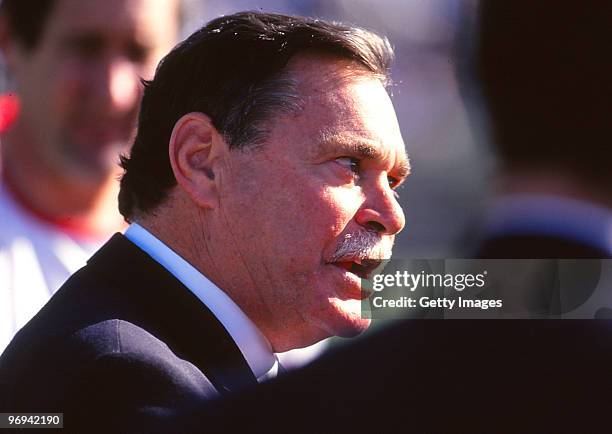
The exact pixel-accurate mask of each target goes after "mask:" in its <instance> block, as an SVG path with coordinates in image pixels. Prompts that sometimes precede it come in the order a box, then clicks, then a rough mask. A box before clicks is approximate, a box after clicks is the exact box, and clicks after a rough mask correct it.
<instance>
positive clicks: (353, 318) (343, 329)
mask: <svg viewBox="0 0 612 434" xmlns="http://www.w3.org/2000/svg"><path fill="white" fill-rule="evenodd" d="M361 303H362V302H361V300H336V302H335V303H334V304H336V308H337V309H338V310H339V314H340V315H339V318H338V321H337V322H336V323H335V324H334V327H333V328H334V330H333V334H334V335H335V336H339V337H342V338H352V337H355V336H358V335H360V334H361V333H363V332H364V331H366V330H367V329H368V327H369V326H370V323H371V322H372V320H371V319H370V318H362V316H361Z"/></svg>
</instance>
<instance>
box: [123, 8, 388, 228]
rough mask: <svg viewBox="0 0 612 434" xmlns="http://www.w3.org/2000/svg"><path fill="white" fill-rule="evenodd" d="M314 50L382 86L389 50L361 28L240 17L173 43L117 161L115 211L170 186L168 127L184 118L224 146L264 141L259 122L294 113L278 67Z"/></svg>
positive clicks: (130, 211)
mask: <svg viewBox="0 0 612 434" xmlns="http://www.w3.org/2000/svg"><path fill="white" fill-rule="evenodd" d="M304 51H319V52H322V53H327V54H331V55H334V56H337V57H340V58H346V59H352V60H355V61H356V62H358V63H359V64H361V65H362V66H363V67H365V68H366V69H367V70H369V71H371V72H372V73H373V74H375V75H377V76H379V77H380V79H381V81H382V82H383V83H385V84H386V78H387V73H388V68H389V65H390V62H391V58H392V49H391V47H390V45H389V43H388V41H387V40H386V39H383V38H381V37H379V36H377V35H375V34H373V33H371V32H368V31H366V30H363V29H359V28H352V27H346V26H342V25H339V24H335V23H327V22H323V21H318V20H313V19H307V18H301V17H291V16H285V15H277V14H264V13H257V12H242V13H238V14H234V15H230V16H227V17H222V18H218V19H215V20H213V21H211V22H210V23H208V24H207V25H206V26H205V27H203V28H202V29H200V30H199V31H197V32H196V33H194V34H193V35H191V36H190V37H189V38H188V39H187V40H185V41H184V42H182V43H181V44H179V45H178V46H177V47H176V48H175V49H174V50H172V52H170V54H168V55H167V56H166V57H165V58H164V59H163V60H162V61H161V62H160V64H159V66H158V68H157V71H156V73H155V78H154V79H153V80H152V81H149V82H145V92H144V97H143V100H142V105H141V110H140V117H139V124H138V133H137V136H136V139H135V143H134V146H133V148H132V152H131V156H130V158H125V157H124V158H122V166H123V168H124V169H125V174H124V176H123V178H122V180H121V191H120V193H119V210H120V211H121V213H122V214H123V216H124V217H125V218H126V220H128V221H130V220H131V219H132V217H133V215H134V213H135V212H148V211H150V210H152V209H154V208H155V207H156V206H158V205H159V204H160V203H161V202H162V201H163V200H164V198H165V197H166V193H167V190H168V189H169V188H171V187H172V186H174V185H176V180H175V178H174V175H173V173H172V169H171V167H170V162H169V158H168V142H169V140H170V135H171V133H172V129H173V127H174V124H175V123H176V122H177V121H178V120H179V119H180V118H181V117H182V116H183V115H185V114H186V113H190V112H201V113H205V114H206V115H208V116H209V117H210V118H211V119H212V122H213V124H214V126H215V128H216V129H217V130H218V131H219V132H220V133H221V134H223V135H224V137H225V139H226V141H227V142H228V144H229V146H230V147H232V148H240V147H243V146H247V145H254V144H257V143H260V142H261V141H262V140H263V139H264V138H265V133H266V131H265V126H264V123H265V121H267V120H269V119H270V118H271V117H272V116H274V115H276V114H279V113H281V112H286V111H290V110H295V109H296V108H297V107H299V105H300V104H299V95H297V91H296V89H295V83H294V81H293V80H292V79H291V77H289V76H287V74H284V73H283V68H284V67H285V66H286V65H287V62H288V61H289V60H290V59H291V57H292V56H294V55H295V54H296V53H299V52H304Z"/></svg>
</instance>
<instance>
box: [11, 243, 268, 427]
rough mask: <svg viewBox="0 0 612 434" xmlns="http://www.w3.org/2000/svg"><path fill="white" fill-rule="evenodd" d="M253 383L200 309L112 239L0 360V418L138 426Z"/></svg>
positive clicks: (143, 258) (149, 262)
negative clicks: (108, 419)
mask: <svg viewBox="0 0 612 434" xmlns="http://www.w3.org/2000/svg"><path fill="white" fill-rule="evenodd" d="M254 384H256V380H255V378H254V376H253V374H252V372H251V371H250V368H249V367H248V364H247V363H246V360H245V359H244V357H243V356H242V354H241V352H240V350H239V349H238V347H237V346H236V344H235V343H234V341H233V340H232V338H231V337H230V336H229V334H228V333H227V331H226V330H225V329H224V328H223V326H222V325H221V324H220V322H219V321H218V320H217V319H216V318H215V317H214V315H213V314H212V313H211V312H210V311H209V310H208V309H207V308H206V306H205V305H204V304H202V303H201V302H200V301H199V300H198V299H197V298H196V297H195V296H194V295H193V294H192V293H191V291H189V290H188V289H187V288H185V287H184V286H183V285H182V284H181V283H180V282H179V281H178V280H177V279H175V278H174V277H173V276H172V275H171V274H170V273H169V272H168V271H167V270H165V269H164V268H163V267H161V266H160V265H159V264H158V263H157V262H155V261H154V260H153V259H151V258H150V257H149V256H148V255H146V254H145V253H144V252H142V251H141V250H140V249H139V248H137V247H136V246H135V245H134V244H132V243H131V242H130V241H128V240H127V239H126V238H125V237H123V236H122V235H119V234H117V235H115V236H114V237H113V238H112V239H111V240H110V241H109V242H108V243H107V244H106V245H105V246H104V247H103V248H102V249H101V250H100V251H99V252H98V253H96V254H95V255H94V256H93V257H92V259H91V260H90V261H89V263H88V265H87V266H86V267H84V268H83V269H81V270H80V271H78V272H77V273H75V275H73V276H72V277H71V278H70V279H69V280H68V282H66V284H65V285H64V286H63V287H62V288H61V289H60V290H59V291H58V292H57V293H56V294H55V295H54V296H53V297H52V299H51V300H50V302H49V303H48V304H47V305H46V306H45V307H44V308H43V309H42V310H41V311H40V312H39V313H38V314H37V315H36V316H35V317H34V318H33V319H32V320H31V321H30V322H29V323H28V324H27V325H26V326H25V327H24V328H23V329H22V330H21V331H20V332H19V333H18V334H17V336H16V337H15V339H14V340H13V342H11V344H10V345H9V347H8V348H7V350H6V351H5V353H4V354H3V355H2V356H1V357H0V411H19V410H20V411H24V412H33V411H38V412H54V411H55V412H64V413H65V420H66V422H65V423H68V420H70V419H71V418H73V419H72V420H73V421H74V420H76V419H74V418H76V417H77V416H76V415H77V414H78V415H79V417H80V419H81V420H82V421H83V422H86V419H83V418H85V417H86V416H87V414H88V413H90V412H97V411H100V409H105V411H111V410H112V412H113V413H114V414H116V415H117V416H116V418H115V420H116V421H122V423H124V424H125V423H126V421H130V423H134V421H135V420H137V419H136V418H135V417H136V415H139V417H141V418H143V420H139V421H138V423H139V424H140V423H144V422H145V421H152V420H156V419H159V418H164V417H166V416H168V415H171V414H173V412H174V411H175V410H176V409H177V408H185V407H188V406H189V405H195V403H197V402H198V401H202V400H207V399H210V398H214V397H216V396H217V395H218V393H221V394H224V393H227V392H231V391H234V390H237V389H240V388H242V387H246V386H249V385H254ZM121 415H123V418H122V416H121ZM117 423H118V422H117ZM79 426H80V425H79ZM83 426H85V425H83Z"/></svg>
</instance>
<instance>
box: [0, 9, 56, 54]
mask: <svg viewBox="0 0 612 434" xmlns="http://www.w3.org/2000/svg"><path fill="white" fill-rule="evenodd" d="M55 4H56V0H2V2H1V3H0V12H1V13H2V14H4V16H5V17H6V20H7V21H8V24H9V28H10V32H11V34H12V35H13V37H14V38H15V39H17V40H18V41H19V42H20V43H21V45H22V46H23V47H24V48H26V49H28V50H31V49H33V48H35V47H36V45H38V42H39V41H40V38H41V36H42V34H43V32H44V30H45V25H46V24H47V21H48V18H49V15H50V14H51V11H52V10H53V7H54V6H55Z"/></svg>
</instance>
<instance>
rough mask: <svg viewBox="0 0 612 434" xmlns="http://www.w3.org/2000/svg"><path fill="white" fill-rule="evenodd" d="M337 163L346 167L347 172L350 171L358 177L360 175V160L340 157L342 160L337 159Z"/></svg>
mask: <svg viewBox="0 0 612 434" xmlns="http://www.w3.org/2000/svg"><path fill="white" fill-rule="evenodd" d="M335 161H336V163H338V164H340V165H341V166H343V167H345V168H346V169H347V170H350V171H351V172H353V173H355V174H357V175H358V174H359V160H358V159H356V158H352V157H340V158H336V160H335Z"/></svg>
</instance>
